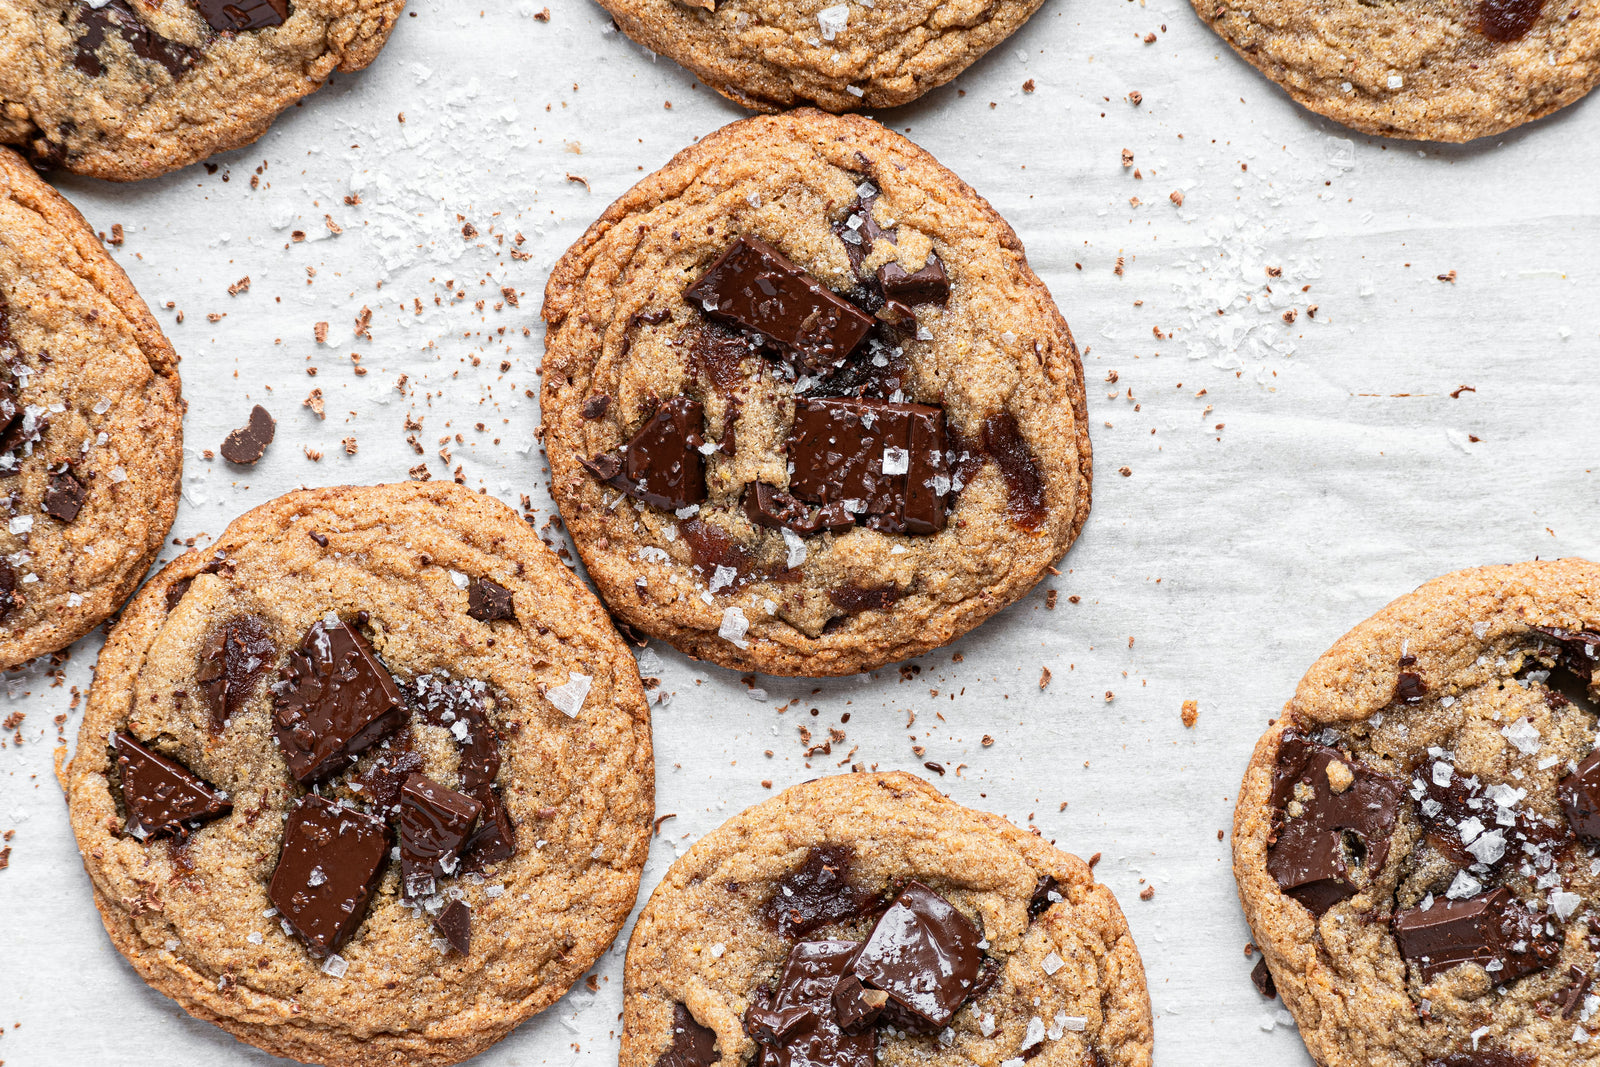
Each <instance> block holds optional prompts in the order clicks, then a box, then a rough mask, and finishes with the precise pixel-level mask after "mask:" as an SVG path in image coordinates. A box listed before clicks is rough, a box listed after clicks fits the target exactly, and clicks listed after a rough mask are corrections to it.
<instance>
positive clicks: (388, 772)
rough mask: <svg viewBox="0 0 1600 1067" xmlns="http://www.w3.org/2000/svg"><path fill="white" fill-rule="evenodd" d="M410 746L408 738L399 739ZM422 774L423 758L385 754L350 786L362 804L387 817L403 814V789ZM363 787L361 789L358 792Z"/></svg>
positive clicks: (406, 753)
mask: <svg viewBox="0 0 1600 1067" xmlns="http://www.w3.org/2000/svg"><path fill="white" fill-rule="evenodd" d="M399 736H400V737H402V738H405V739H406V744H407V745H408V746H409V745H410V743H411V742H410V737H409V735H408V734H401V735H399ZM420 770H422V756H421V755H420V754H418V753H416V752H413V751H411V750H410V749H409V748H405V749H403V750H400V751H395V752H384V753H382V754H380V755H379V756H378V758H377V759H375V760H373V761H372V763H371V764H370V765H369V766H368V767H367V769H366V770H364V771H362V772H361V773H360V774H359V775H356V776H354V777H352V778H351V780H350V786H351V788H352V789H353V790H354V791H355V792H356V793H359V794H360V796H361V799H362V800H365V801H366V802H367V803H368V804H371V805H372V806H373V808H375V809H376V810H377V811H378V812H379V813H380V814H382V815H384V816H388V815H396V814H399V806H400V787H401V786H403V785H405V784H406V779H407V778H410V777H411V775H412V774H413V773H415V772H416V771H420ZM356 786H360V788H359V789H357V788H355V787H356Z"/></svg>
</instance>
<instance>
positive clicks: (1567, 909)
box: [1550, 889, 1583, 922]
mask: <svg viewBox="0 0 1600 1067" xmlns="http://www.w3.org/2000/svg"><path fill="white" fill-rule="evenodd" d="M1582 903H1583V898H1582V897H1581V896H1579V895H1578V894H1576V893H1568V892H1566V891H1565V890H1560V889H1558V890H1556V891H1555V892H1554V893H1551V894H1550V910H1551V911H1552V912H1554V913H1555V916H1556V918H1558V919H1560V920H1561V921H1562V922H1566V921H1567V918H1568V917H1569V916H1571V914H1572V913H1573V912H1574V911H1576V910H1577V908H1578V905H1579V904H1582Z"/></svg>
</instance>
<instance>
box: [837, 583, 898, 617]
mask: <svg viewBox="0 0 1600 1067" xmlns="http://www.w3.org/2000/svg"><path fill="white" fill-rule="evenodd" d="M899 599H900V590H898V589H896V588H895V587H894V586H892V585H886V586H884V587H883V588H881V589H863V588H861V587H860V586H859V585H841V586H839V587H837V588H835V589H830V590H828V602H829V603H830V604H832V605H833V606H834V607H836V608H838V609H839V610H840V611H843V612H846V613H847V614H850V615H855V614H857V613H859V612H863V611H883V610H884V609H886V608H888V607H889V606H891V605H892V604H894V602H895V601H897V600H899Z"/></svg>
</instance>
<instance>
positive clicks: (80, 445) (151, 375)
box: [0, 15, 184, 669]
mask: <svg viewBox="0 0 1600 1067" xmlns="http://www.w3.org/2000/svg"><path fill="white" fill-rule="evenodd" d="M3 17H4V16H3V15H0V18H3ZM183 412H184V403H183V397H182V393H181V390H180V387H179V382H178V356H177V354H176V353H175V352H173V350H172V345H171V344H170V343H169V342H168V341H167V339H166V338H165V337H163V336H162V334H161V329H160V327H159V326H157V325H156V321H155V319H154V318H153V317H152V316H151V314H150V310H149V308H147V307H145V303H144V301H143V300H141V299H139V294H138V293H136V292H134V291H133V286H132V284H131V283H129V281H128V277H127V275H125V274H123V273H122V268H121V267H119V266H117V265H116V263H115V262H113V261H112V259H111V257H110V256H108V255H106V251H105V249H104V248H103V247H102V246H101V244H100V242H99V240H98V239H96V237H95V235H94V232H93V231H92V230H90V229H89V225H88V223H86V222H85V221H84V220H83V216H82V215H79V214H78V212H77V211H76V210H74V209H73V207H72V205H71V204H69V203H67V202H66V201H65V200H63V199H62V198H61V197H60V196H59V195H58V194H57V193H56V191H55V190H54V189H52V188H50V186H48V185H46V184H45V183H44V182H42V181H40V180H39V176H38V175H36V174H35V173H34V172H33V170H32V168H30V167H29V166H28V165H27V164H26V163H25V162H23V161H22V159H21V158H20V157H18V156H17V155H16V154H15V153H14V152H10V151H8V150H6V149H4V148H0V492H3V493H4V494H5V497H4V498H3V499H4V502H5V503H6V505H7V510H6V514H7V515H8V517H9V519H8V523H7V529H6V531H5V532H3V533H0V668H5V669H9V668H11V667H14V666H16V665H17V664H19V663H22V662H23V661H24V660H27V659H30V658H32V657H34V656H38V655H42V654H44V653H46V652H54V651H56V650H57V649H61V648H65V647H66V646H67V645H69V644H71V643H72V642H73V641H75V640H77V639H78V638H79V637H82V636H83V635H84V634H86V633H88V632H89V631H90V630H92V629H94V628H95V627H96V626H98V625H99V624H100V623H101V621H102V620H104V619H105V618H106V617H108V616H109V615H110V614H111V613H112V612H114V611H116V610H117V609H118V608H119V607H121V606H122V602H123V601H124V600H126V599H127V598H128V596H129V595H130V594H131V593H132V592H133V591H134V589H135V588H137V587H138V584H139V581H140V579H142V578H143V577H144V574H145V571H146V570H148V569H149V567H150V564H151V562H152V561H154V560H155V558H156V554H157V553H158V552H160V550H161V542H162V539H163V538H164V537H166V535H167V530H168V529H169V528H171V526H172V518H173V515H174V514H176V512H177V509H178V491H179V482H180V480H181V478H182V474H183Z"/></svg>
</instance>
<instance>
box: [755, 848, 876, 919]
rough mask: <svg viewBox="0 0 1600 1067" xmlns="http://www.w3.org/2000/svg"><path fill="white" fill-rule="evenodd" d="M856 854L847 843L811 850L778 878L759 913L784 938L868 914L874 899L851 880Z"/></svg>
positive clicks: (873, 904)
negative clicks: (774, 887) (799, 863)
mask: <svg viewBox="0 0 1600 1067" xmlns="http://www.w3.org/2000/svg"><path fill="white" fill-rule="evenodd" d="M855 855H856V854H855V850H854V849H852V848H851V847H850V846H849V845H818V846H816V847H815V848H813V849H811V851H810V852H808V853H806V858H805V862H804V863H802V864H801V865H800V866H799V868H798V869H796V870H793V871H790V872H789V873H788V874H786V875H784V876H783V877H782V878H779V879H778V887H777V889H776V890H775V891H774V892H773V894H772V899H771V900H769V901H767V903H766V906H765V907H763V908H762V912H761V913H762V915H763V916H764V917H765V918H766V920H767V922H768V923H770V924H772V926H773V927H774V928H776V929H777V931H778V933H779V934H780V935H782V936H783V937H804V936H805V935H806V934H809V933H810V932H811V931H813V930H815V929H817V928H819V927H822V926H828V925H830V924H832V923H838V922H845V921H847V920H850V919H856V918H860V917H861V916H863V915H867V914H870V913H871V912H872V910H873V908H874V907H875V905H876V903H877V901H876V898H875V897H874V896H873V895H872V894H871V893H869V892H868V891H867V890H865V889H862V888H860V887H858V886H855V885H852V884H851V882H850V868H851V867H852V866H853V865H854V863H855Z"/></svg>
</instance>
